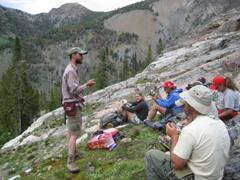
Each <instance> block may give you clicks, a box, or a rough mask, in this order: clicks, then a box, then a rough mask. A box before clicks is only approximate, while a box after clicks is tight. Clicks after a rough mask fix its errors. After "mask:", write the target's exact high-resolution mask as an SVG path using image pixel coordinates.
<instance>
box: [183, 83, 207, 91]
mask: <svg viewBox="0 0 240 180" xmlns="http://www.w3.org/2000/svg"><path fill="white" fill-rule="evenodd" d="M196 85H203V84H202V82H201V81H194V82H193V83H192V84H188V86H187V87H186V88H185V89H186V90H189V89H191V88H192V87H193V86H196Z"/></svg>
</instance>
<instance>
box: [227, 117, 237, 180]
mask: <svg viewBox="0 0 240 180" xmlns="http://www.w3.org/2000/svg"><path fill="white" fill-rule="evenodd" d="M227 126H228V128H229V135H230V138H231V149H230V156H229V159H228V163H227V165H226V175H225V178H224V179H225V180H233V179H236V180H237V179H240V163H239V162H240V114H239V115H237V116H235V117H233V118H232V119H230V120H229V122H228V123H227Z"/></svg>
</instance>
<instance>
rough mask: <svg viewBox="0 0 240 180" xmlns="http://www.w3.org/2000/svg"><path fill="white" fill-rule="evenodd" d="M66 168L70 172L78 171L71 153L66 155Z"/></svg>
mask: <svg viewBox="0 0 240 180" xmlns="http://www.w3.org/2000/svg"><path fill="white" fill-rule="evenodd" d="M67 169H68V170H69V171H71V172H72V173H78V172H79V171H80V169H79V168H78V167H77V165H76V163H75V159H74V155H73V154H69V155H68V159H67Z"/></svg>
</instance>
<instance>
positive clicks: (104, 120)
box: [100, 110, 123, 128]
mask: <svg viewBox="0 0 240 180" xmlns="http://www.w3.org/2000/svg"><path fill="white" fill-rule="evenodd" d="M122 122H123V115H122V113H121V112H118V111H117V110H112V111H108V112H107V113H105V114H104V115H103V116H102V117H101V118H100V126H101V128H105V127H106V126H107V125H110V126H113V127H116V126H118V125H120V124H122Z"/></svg>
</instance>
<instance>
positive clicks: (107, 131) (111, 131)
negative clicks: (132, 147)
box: [103, 128, 118, 136]
mask: <svg viewBox="0 0 240 180" xmlns="http://www.w3.org/2000/svg"><path fill="white" fill-rule="evenodd" d="M117 132H118V130H117V129H116V128H110V129H105V130H103V133H104V134H112V136H114V135H115V134H116V133H117Z"/></svg>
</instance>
